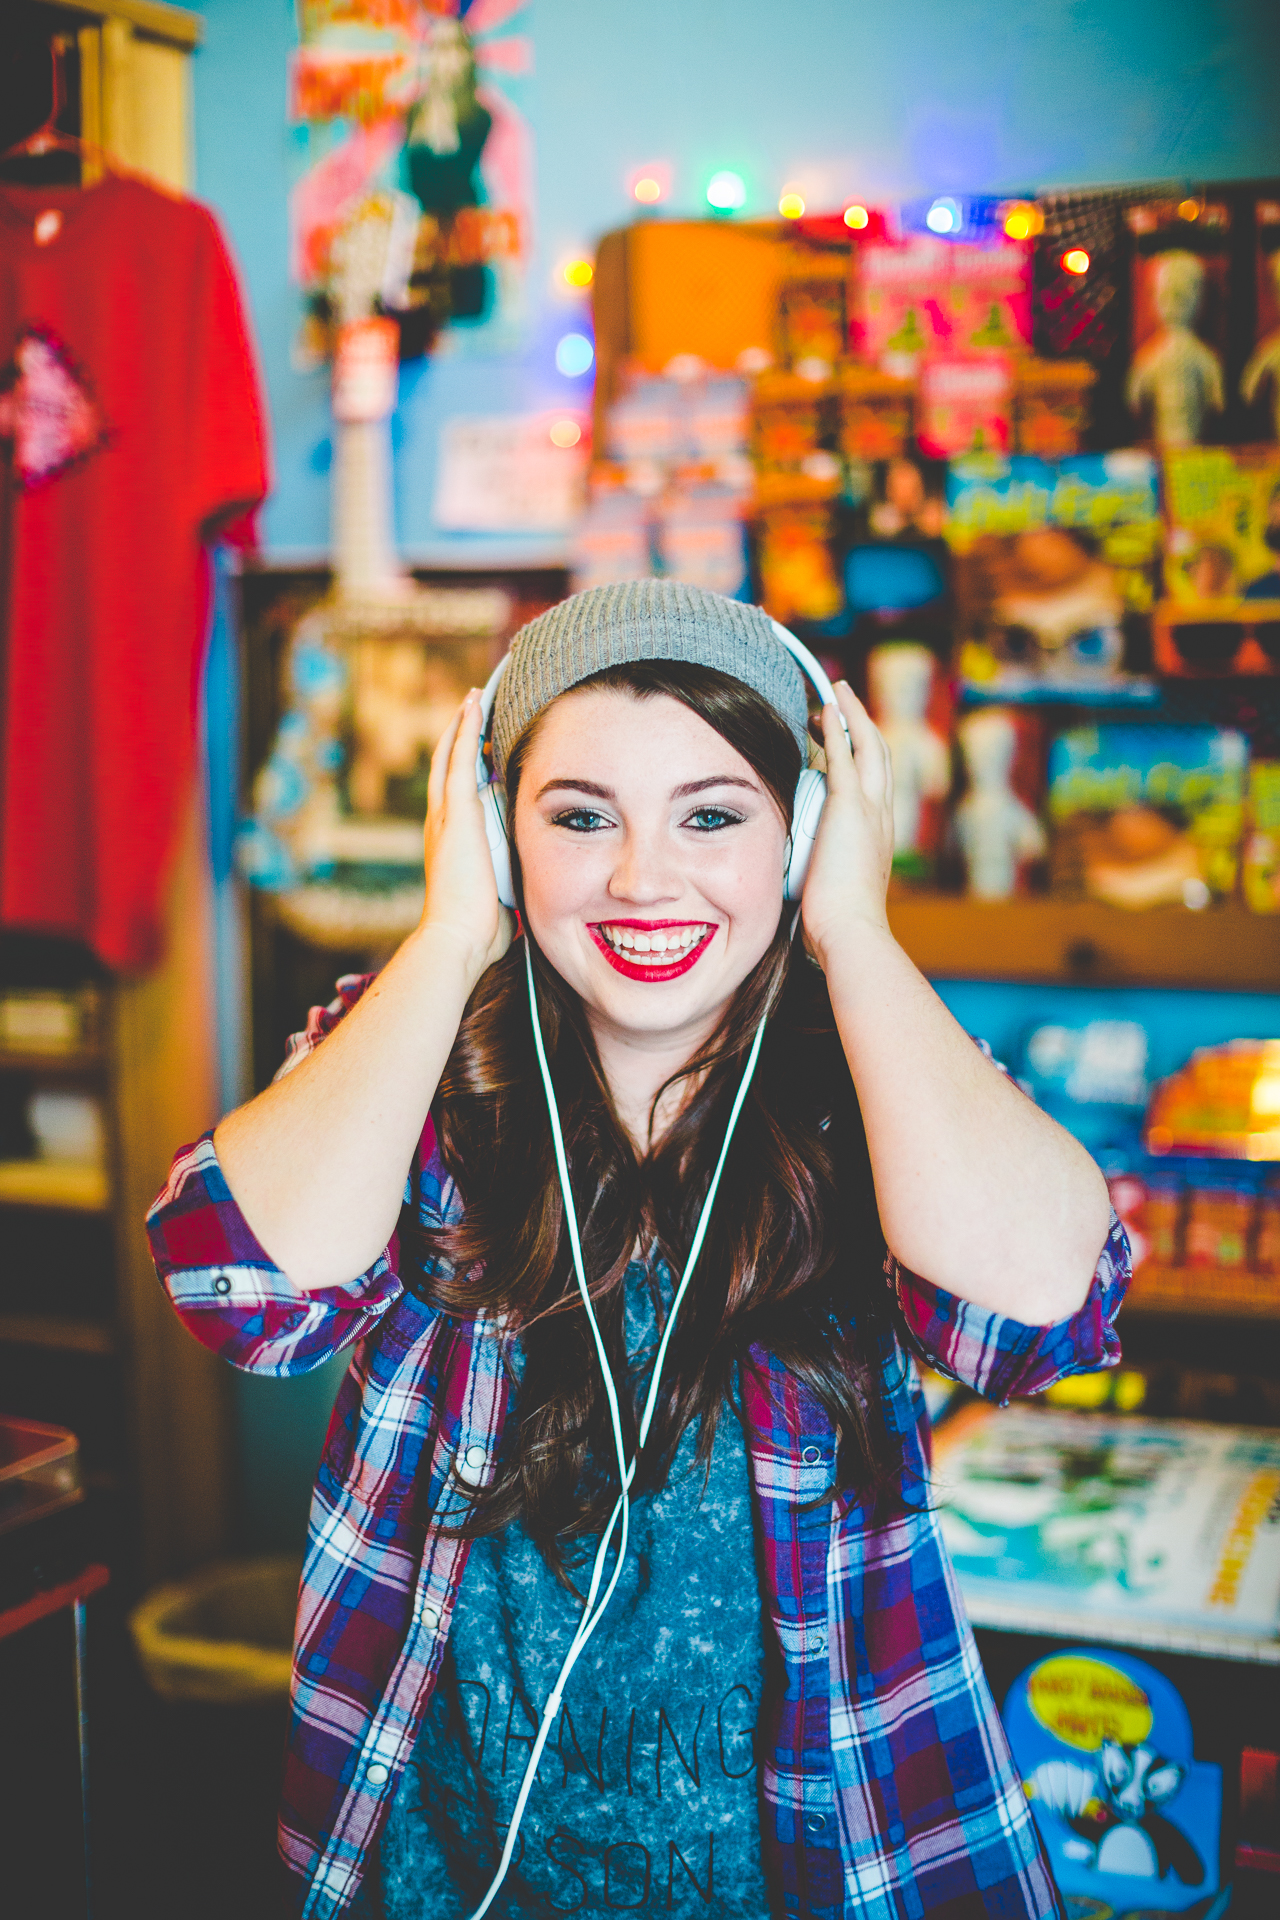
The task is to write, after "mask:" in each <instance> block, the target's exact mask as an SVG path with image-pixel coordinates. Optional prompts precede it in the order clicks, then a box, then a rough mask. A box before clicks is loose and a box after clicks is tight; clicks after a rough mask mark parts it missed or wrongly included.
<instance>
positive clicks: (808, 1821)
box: [369, 1767, 827, 1833]
mask: <svg viewBox="0 0 1280 1920" xmlns="http://www.w3.org/2000/svg"><path fill="white" fill-rule="evenodd" d="M369 1772H370V1774H372V1772H373V1768H372V1767H370V1769H369ZM804 1824H805V1831H806V1832H807V1833H821V1832H822V1829H823V1828H824V1827H825V1826H826V1824H827V1817H826V1815H825V1814H824V1813H806V1815H805V1817H804Z"/></svg>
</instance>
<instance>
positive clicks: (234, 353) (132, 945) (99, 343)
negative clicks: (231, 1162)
mask: <svg viewBox="0 0 1280 1920" xmlns="http://www.w3.org/2000/svg"><path fill="white" fill-rule="evenodd" d="M265 442H266V430H265V421H264V415H263V409H262V402H261V397H260V390H259V382H258V376H257V369H256V365H255V360H254V354H253V350H252V348H251V346H250V342H249V338H248V333H247V328H246V323H245V318H244V312H243V309H242V306H241V300H240V294H239V289H238V287H237V284H236V278H235V273H234V271H233V269H232V266H231V262H230V260H229V259H228V257H227V250H226V247H225V245H224V243H223V240H222V237H221V234H220V233H219V230H218V227H217V224H216V222H215V221H214V218H213V216H212V215H211V214H210V213H209V212H208V210H207V209H206V208H204V207H202V206H199V205H197V204H196V203H195V202H194V201H191V200H186V199H183V198H181V197H179V196H178V195H175V194H170V193H167V192H165V191H164V190H162V189H159V188H155V187H150V186H148V185H146V184H144V183H143V182H141V181H138V180H134V179H130V178H126V177H122V176H115V175H109V176H108V177H107V178H106V179H104V180H103V181H101V182H100V183H99V184H98V185H97V186H94V187H91V188H87V189H81V188H75V187H10V186H0V454H2V453H3V452H4V451H5V450H6V449H7V454H8V458H7V461H6V463H5V468H4V471H3V495H2V498H0V549H2V554H0V557H2V559H3V573H0V590H2V591H3V595H4V598H3V603H2V605H0V633H2V636H3V683H2V685H0V724H2V726H3V738H2V748H0V751H2V759H0V782H2V784H0V924H3V925H4V926H6V927H23V928H30V929H38V930H41V931H44V932H52V933H60V934H67V935H71V936H74V937H77V938H79V939H82V940H84V941H86V942H87V943H88V945H89V946H91V947H92V948H93V950H94V951H95V952H96V953H97V954H98V955H100V957H101V958H102V959H103V960H105V961H106V962H107V963H108V964H109V965H110V966H112V967H115V968H119V969H122V970H133V969H139V968H144V967H147V966H150V965H151V964H153V963H154V962H155V960H156V959H157V958H158V957H159V953H160V946H161V922H162V907H163V899H164V888H165V882H166V880H167V878H168V868H169V862H170V856H171V855H172V853H173V851H174V847H175V841H176V837H177V832H178V827H179V824H180V818H181V813H182V808H183V805H184V803H185V801H186V799H187V795H188V793H189V790H190V780H191V775H192V770H193V767H194V762H195V740H196V698H197V691H198V686H199V676H200V667H201V663H202V659H203V650H204V643H205V637H206V632H207V627H208V618H209V606H210V567H209V557H208V550H207V544H206V543H207V542H208V540H209V539H210V538H213V537H216V536H217V534H218V533H219V531H220V530H221V529H224V528H225V527H226V526H227V525H228V523H229V522H231V521H232V520H234V519H236V518H237V517H238V516H241V515H243V514H245V512H246V511H247V510H249V509H252V508H253V507H254V506H256V505H257V503H258V502H259V501H260V500H261V499H262V498H263V495H264V494H265V492H266V488H267V471H266V446H265Z"/></svg>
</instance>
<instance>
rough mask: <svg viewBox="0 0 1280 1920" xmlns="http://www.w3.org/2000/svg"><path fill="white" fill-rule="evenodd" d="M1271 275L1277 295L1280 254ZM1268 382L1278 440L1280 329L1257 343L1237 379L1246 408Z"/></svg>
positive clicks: (1272, 260)
mask: <svg viewBox="0 0 1280 1920" xmlns="http://www.w3.org/2000/svg"><path fill="white" fill-rule="evenodd" d="M1271 275H1272V278H1273V279H1274V281H1275V283H1276V292H1277V294H1280V252H1277V253H1273V254H1272V256H1271ZM1268 380H1269V381H1270V382H1271V410H1272V417H1273V419H1274V421H1275V437H1276V439H1277V440H1280V328H1277V330H1276V332H1275V333H1269V334H1268V335H1267V337H1266V339H1265V340H1259V342H1258V344H1257V346H1256V347H1255V348H1254V350H1253V352H1252V353H1251V354H1250V356H1249V364H1248V365H1247V366H1246V368H1245V370H1244V372H1243V374H1242V375H1241V376H1240V392H1241V395H1242V397H1243V398H1244V400H1245V401H1246V402H1247V403H1248V405H1249V406H1252V405H1253V403H1254V401H1255V400H1256V399H1257V397H1258V389H1259V388H1260V387H1261V386H1263V385H1264V383H1265V382H1266V381H1268Z"/></svg>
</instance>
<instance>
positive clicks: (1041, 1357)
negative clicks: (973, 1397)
mask: <svg viewBox="0 0 1280 1920" xmlns="http://www.w3.org/2000/svg"><path fill="white" fill-rule="evenodd" d="M885 1271H886V1273H887V1274H888V1276H889V1282H890V1285H891V1286H892V1287H893V1290H894V1292H895V1294H896V1295H897V1300H898V1305H899V1307H900V1309H901V1312H902V1317H903V1320H904V1321H905V1323H906V1331H907V1334H908V1337H909V1339H910V1343H911V1345H912V1346H913V1347H914V1348H915V1350H916V1352H917V1354H918V1355H919V1356H920V1357H921V1358H923V1359H924V1360H926V1361H927V1362H928V1363H929V1365H930V1366H932V1367H936V1368H937V1370H938V1371H939V1372H940V1373H945V1374H947V1375H949V1376H950V1377H951V1378H952V1379H953V1380H960V1381H962V1382H963V1383H964V1385H965V1386H967V1387H972V1388H973V1389H974V1391H975V1392H976V1393H980V1394H982V1396H983V1397H984V1399H987V1400H994V1401H995V1402H996V1403H997V1405H999V1406H1006V1405H1007V1404H1008V1402H1009V1401H1010V1400H1011V1399H1013V1398H1014V1397H1015V1396H1016V1395H1021V1394H1031V1393H1042V1392H1043V1391H1044V1389H1045V1388H1046V1387H1051V1386H1052V1385H1053V1383H1054V1381H1055V1380H1061V1379H1064V1378H1065V1376H1066V1375H1067V1374H1069V1373H1093V1372H1095V1371H1096V1370H1097V1369H1098V1368H1100V1367H1114V1366H1117V1365H1118V1364H1119V1361H1120V1338H1119V1335H1118V1334H1117V1333H1116V1329H1115V1320H1116V1315H1117V1314H1118V1313H1119V1311H1120V1303H1121V1301H1122V1300H1123V1299H1124V1296H1125V1290H1126V1288H1127V1287H1128V1285H1129V1278H1130V1271H1131V1269H1130V1259H1129V1242H1128V1239H1127V1237H1126V1235H1125V1231H1124V1228H1123V1227H1122V1226H1121V1224H1120V1222H1119V1220H1118V1219H1117V1218H1116V1215H1115V1213H1114V1212H1113V1213H1112V1215H1111V1227H1110V1230H1109V1232H1108V1234H1107V1239H1106V1244H1105V1245H1104V1247H1103V1249H1102V1252H1101V1254H1100V1255H1099V1257H1098V1264H1097V1266H1096V1268H1095V1269H1094V1275H1093V1280H1092V1282H1091V1283H1090V1286H1089V1291H1088V1293H1087V1295H1086V1296H1085V1300H1084V1304H1083V1305H1082V1306H1081V1307H1080V1308H1079V1310H1078V1311H1077V1312H1076V1313H1073V1314H1072V1315H1071V1316H1070V1318H1069V1319H1066V1320H1055V1321H1054V1322H1053V1323H1052V1324H1051V1325H1049V1326H1047V1327H1034V1326H1024V1325H1023V1324H1022V1322H1021V1321H1019V1320H1014V1319H1011V1318H1010V1316H1009V1315H1008V1314H1004V1313H995V1312H993V1311H992V1310H991V1308H989V1307H979V1306H975V1305H974V1303H973V1301H971V1300H964V1299H962V1298H961V1297H960V1295H959V1294H955V1293H944V1292H943V1291H942V1289H941V1288H940V1287H935V1286H933V1285H932V1284H931V1283H930V1282H929V1281H928V1280H922V1279H921V1278H920V1277H919V1275H918V1274H914V1273H910V1272H908V1270H907V1269H906V1268H905V1267H904V1266H902V1265H900V1264H899V1262H898V1261H896V1260H895V1259H894V1258H893V1255H892V1254H890V1255H889V1256H888V1258H887V1260H886V1262H885Z"/></svg>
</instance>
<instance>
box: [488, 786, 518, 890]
mask: <svg viewBox="0 0 1280 1920" xmlns="http://www.w3.org/2000/svg"><path fill="white" fill-rule="evenodd" d="M480 805H481V808H482V809H483V811H484V832H485V839H486V840H487V841H488V842H489V858H490V859H491V860H492V862H493V877H494V880H495V881H496V882H497V886H498V898H499V900H500V901H501V902H502V904H503V906H504V907H512V908H514V906H515V904H516V890H515V887H514V885H513V884H512V879H511V847H510V845H509V843H508V841H507V795H506V789H505V788H504V787H501V786H499V785H498V783H497V782H496V781H494V780H490V781H486V783H485V785H484V786H482V787H481V789H480Z"/></svg>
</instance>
